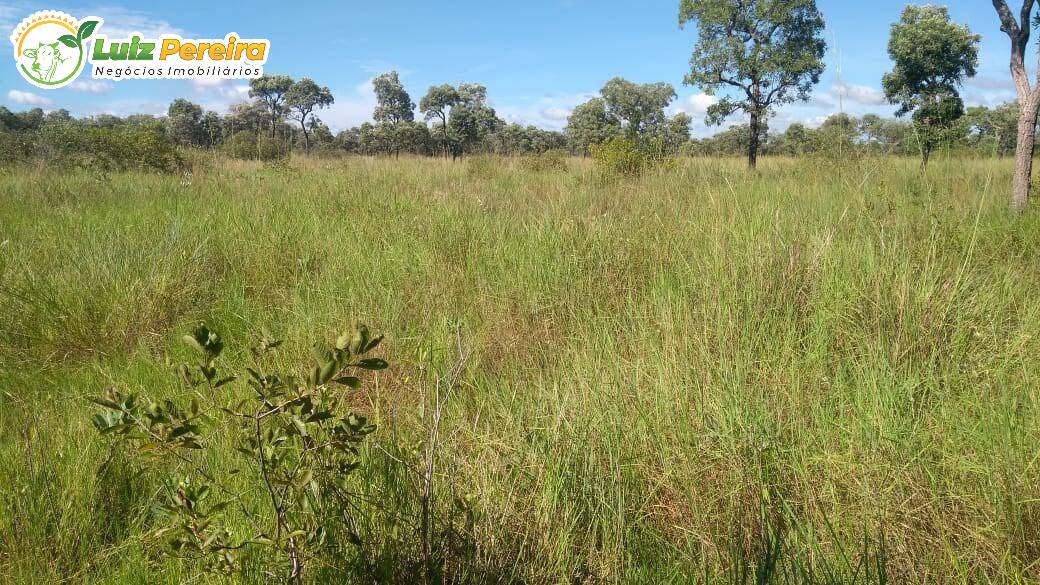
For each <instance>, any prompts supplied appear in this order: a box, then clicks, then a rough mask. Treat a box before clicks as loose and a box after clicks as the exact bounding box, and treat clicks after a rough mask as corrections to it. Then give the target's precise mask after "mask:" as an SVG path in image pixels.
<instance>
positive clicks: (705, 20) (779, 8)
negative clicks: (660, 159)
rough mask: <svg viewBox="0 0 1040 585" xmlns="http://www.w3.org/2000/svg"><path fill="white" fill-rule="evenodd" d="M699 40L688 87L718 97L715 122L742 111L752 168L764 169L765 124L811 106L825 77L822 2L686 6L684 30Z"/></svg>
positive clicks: (733, 0)
mask: <svg viewBox="0 0 1040 585" xmlns="http://www.w3.org/2000/svg"><path fill="white" fill-rule="evenodd" d="M692 21H696V23H697V33H698V40H697V46H696V48H695V49H694V51H693V57H692V58H691V59H690V73H689V74H688V75H687V76H686V79H685V82H686V83H687V84H688V85H694V86H697V87H700V88H701V89H702V90H703V91H704V92H706V93H708V94H710V95H715V94H716V93H719V92H726V93H725V94H724V96H723V97H722V99H720V100H719V101H718V102H717V103H715V104H714V105H712V106H711V107H710V108H709V109H708V118H707V122H708V123H709V124H721V123H722V121H723V120H724V119H726V118H727V117H729V116H730V115H731V114H733V113H734V112H737V111H742V112H744V113H745V114H747V115H748V117H749V120H750V130H749V136H750V141H749V143H748V151H747V152H748V166H750V167H751V168H754V167H755V166H756V164H757V162H758V149H759V145H760V143H761V139H760V136H761V135H762V133H761V131H760V130H761V127H762V124H763V120H765V119H766V118H767V117H768V116H769V114H770V112H771V111H772V109H773V108H774V107H775V106H778V105H781V104H786V103H791V102H795V101H806V100H808V99H809V92H810V91H811V89H812V87H813V86H814V85H816V84H817V83H818V82H819V81H820V75H821V74H822V73H823V56H824V52H825V50H826V48H827V45H826V43H825V42H824V40H823V37H822V34H823V28H824V22H823V16H822V15H821V14H820V11H819V9H817V8H816V1H815V0H681V2H680V5H679V25H680V26H685V25H686V23H689V22H692Z"/></svg>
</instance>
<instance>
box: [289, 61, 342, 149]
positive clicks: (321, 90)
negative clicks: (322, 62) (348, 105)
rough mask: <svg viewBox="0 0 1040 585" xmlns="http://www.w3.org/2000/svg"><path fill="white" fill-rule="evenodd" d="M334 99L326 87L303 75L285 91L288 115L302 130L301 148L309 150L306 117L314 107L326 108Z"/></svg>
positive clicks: (309, 140)
mask: <svg viewBox="0 0 1040 585" xmlns="http://www.w3.org/2000/svg"><path fill="white" fill-rule="evenodd" d="M334 101H335V99H334V98H333V97H332V92H331V91H329V88H327V87H319V86H318V84H317V83H314V80H312V79H310V78H307V77H304V78H303V79H301V80H299V81H297V82H296V83H294V84H293V85H292V87H290V88H289V91H287V92H285V106H286V107H287V108H288V110H289V117H290V118H291V119H293V120H296V121H297V122H299V123H300V130H301V131H303V145H304V146H303V148H304V150H305V151H307V152H310V149H311V138H310V131H309V129H308V127H307V117H308V116H310V115H311V113H313V112H314V110H315V108H327V107H329V106H331V105H332V103H333V102H334Z"/></svg>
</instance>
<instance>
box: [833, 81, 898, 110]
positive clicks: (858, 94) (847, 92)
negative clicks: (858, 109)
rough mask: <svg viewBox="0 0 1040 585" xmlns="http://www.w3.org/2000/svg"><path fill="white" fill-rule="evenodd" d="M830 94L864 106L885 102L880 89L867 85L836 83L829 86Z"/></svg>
mask: <svg viewBox="0 0 1040 585" xmlns="http://www.w3.org/2000/svg"><path fill="white" fill-rule="evenodd" d="M830 94H831V95H832V96H834V97H835V98H836V99H844V100H848V101H850V102H853V103H856V104H863V105H866V106H877V105H881V104H883V103H885V95H884V94H883V93H881V91H879V90H877V89H874V88H873V87H870V86H867V85H854V84H849V83H836V84H834V85H832V86H831V89H830Z"/></svg>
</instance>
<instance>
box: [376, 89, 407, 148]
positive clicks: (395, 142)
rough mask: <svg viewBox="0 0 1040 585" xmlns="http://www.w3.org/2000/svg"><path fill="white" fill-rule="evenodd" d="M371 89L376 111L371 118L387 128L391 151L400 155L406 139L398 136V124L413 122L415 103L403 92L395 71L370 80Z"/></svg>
mask: <svg viewBox="0 0 1040 585" xmlns="http://www.w3.org/2000/svg"><path fill="white" fill-rule="evenodd" d="M372 87H373V89H374V90H375V94H376V110H375V112H374V113H373V114H372V117H373V119H375V121H376V122H377V123H379V124H385V125H387V126H388V127H389V128H388V134H389V136H390V138H391V149H392V150H393V151H394V152H395V153H400V151H401V147H402V145H403V143H404V141H405V138H406V137H405V136H399V134H401V132H399V130H400V124H401V123H402V122H411V121H413V120H415V102H413V101H412V98H411V96H409V95H408V92H407V91H405V89H404V85H402V84H401V79H400V78H399V77H398V75H397V72H396V71H391V72H389V73H384V74H382V75H380V76H379V77H376V78H375V79H373V80H372Z"/></svg>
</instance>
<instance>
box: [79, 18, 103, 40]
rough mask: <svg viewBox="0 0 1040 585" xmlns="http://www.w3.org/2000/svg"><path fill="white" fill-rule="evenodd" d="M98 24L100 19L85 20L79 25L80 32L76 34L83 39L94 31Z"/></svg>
mask: <svg viewBox="0 0 1040 585" xmlns="http://www.w3.org/2000/svg"><path fill="white" fill-rule="evenodd" d="M97 25H98V21H96V20H88V21H87V22H84V23H83V24H81V25H79V32H77V33H76V36H77V37H78V38H79V40H81V41H82V40H83V39H85V38H87V37H89V36H90V35H92V34H93V33H94V29H95V28H97Z"/></svg>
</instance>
